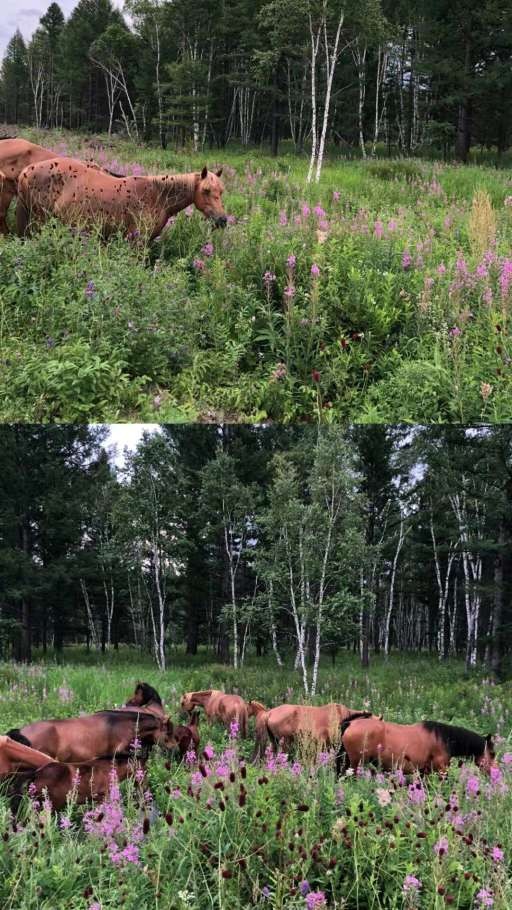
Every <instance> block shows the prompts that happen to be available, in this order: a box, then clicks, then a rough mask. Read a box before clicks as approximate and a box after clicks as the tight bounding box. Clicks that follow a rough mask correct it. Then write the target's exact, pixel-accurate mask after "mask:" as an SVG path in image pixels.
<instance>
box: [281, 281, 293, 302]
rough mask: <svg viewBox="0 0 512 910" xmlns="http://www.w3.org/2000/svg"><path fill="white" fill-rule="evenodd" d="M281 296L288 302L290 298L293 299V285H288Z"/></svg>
mask: <svg viewBox="0 0 512 910" xmlns="http://www.w3.org/2000/svg"><path fill="white" fill-rule="evenodd" d="M283 294H284V296H285V297H288V299H289V300H291V299H292V297H295V288H294V287H293V285H291V284H289V285H288V286H287V287H285V289H284V291H283Z"/></svg>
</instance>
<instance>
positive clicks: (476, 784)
mask: <svg viewBox="0 0 512 910" xmlns="http://www.w3.org/2000/svg"><path fill="white" fill-rule="evenodd" d="M479 790H480V781H479V780H478V777H475V775H474V774H471V775H470V776H469V777H468V779H467V781H466V796H477V795H478V791H479Z"/></svg>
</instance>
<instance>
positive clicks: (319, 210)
mask: <svg viewBox="0 0 512 910" xmlns="http://www.w3.org/2000/svg"><path fill="white" fill-rule="evenodd" d="M313 211H314V213H315V215H316V217H317V218H325V216H326V215H327V212H326V211H324V209H323V208H322V206H321V205H315V207H314V209H313Z"/></svg>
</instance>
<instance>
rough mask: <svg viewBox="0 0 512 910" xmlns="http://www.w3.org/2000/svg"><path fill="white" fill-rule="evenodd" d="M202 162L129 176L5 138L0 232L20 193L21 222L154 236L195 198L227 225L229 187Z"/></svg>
mask: <svg viewBox="0 0 512 910" xmlns="http://www.w3.org/2000/svg"><path fill="white" fill-rule="evenodd" d="M221 174H222V168H221V169H220V170H218V171H217V172H216V173H213V172H211V171H208V168H207V167H204V168H203V169H202V171H200V172H199V171H198V172H192V173H188V174H162V175H157V176H148V177H126V176H123V175H119V174H114V173H113V172H112V171H109V170H106V169H105V168H101V167H100V166H99V165H97V164H94V163H92V162H86V161H81V160H79V159H76V158H69V157H65V156H62V155H59V156H58V155H55V152H53V151H52V150H51V149H46V148H43V146H41V145H36V144H35V143H33V142H28V141H27V140H26V139H21V138H18V137H7V136H6V137H0V234H7V233H8V228H7V220H6V219H7V211H8V209H9V206H10V204H11V202H12V200H13V199H14V198H15V197H17V205H16V228H17V233H18V234H19V235H20V236H26V235H27V234H28V233H29V231H30V229H31V227H32V226H34V225H37V224H41V223H43V222H44V221H45V220H46V219H48V218H50V217H56V218H58V219H60V220H61V221H63V222H65V223H66V224H69V225H71V226H73V227H81V228H88V227H91V226H93V225H99V227H100V229H101V232H102V235H103V236H104V237H108V236H109V235H111V234H113V233H115V232H116V231H122V232H123V233H124V234H125V235H126V236H127V237H130V238H132V239H133V238H135V237H138V236H142V237H144V238H147V239H149V240H153V239H154V238H155V237H157V236H158V235H159V234H160V233H161V231H162V230H163V228H164V227H165V225H166V224H167V222H168V220H169V218H171V217H172V216H173V215H176V214H177V213H178V212H180V211H182V209H185V208H187V207H188V206H189V205H194V206H195V207H196V208H197V209H198V210H199V211H200V212H202V214H203V215H204V216H205V218H208V219H210V220H211V221H213V222H214V224H215V225H216V226H217V227H225V226H226V223H227V216H226V213H225V211H224V208H223V205H222V194H223V192H224V186H223V183H222V181H221V179H220V177H221Z"/></svg>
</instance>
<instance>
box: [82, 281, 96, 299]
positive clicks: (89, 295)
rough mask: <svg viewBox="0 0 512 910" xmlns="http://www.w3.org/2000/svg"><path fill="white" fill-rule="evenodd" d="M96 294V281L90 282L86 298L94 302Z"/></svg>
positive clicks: (87, 285)
mask: <svg viewBox="0 0 512 910" xmlns="http://www.w3.org/2000/svg"><path fill="white" fill-rule="evenodd" d="M95 293H96V285H95V284H94V281H88V282H87V284H86V285H85V291H84V294H85V296H86V297H87V299H88V300H92V298H93V297H94V295H95Z"/></svg>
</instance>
